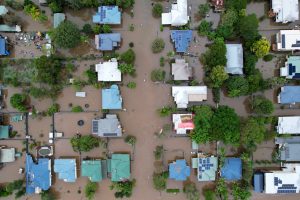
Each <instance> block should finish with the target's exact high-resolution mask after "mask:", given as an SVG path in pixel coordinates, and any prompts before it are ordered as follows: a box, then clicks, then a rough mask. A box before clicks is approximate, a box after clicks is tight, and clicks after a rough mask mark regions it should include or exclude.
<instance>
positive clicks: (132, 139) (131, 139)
mask: <svg viewBox="0 0 300 200" xmlns="http://www.w3.org/2000/svg"><path fill="white" fill-rule="evenodd" d="M124 142H125V143H127V144H129V145H131V146H135V143H136V137H135V136H133V135H127V136H126V137H125V139H124Z"/></svg>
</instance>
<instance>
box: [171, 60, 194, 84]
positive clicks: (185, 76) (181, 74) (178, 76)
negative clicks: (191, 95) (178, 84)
mask: <svg viewBox="0 0 300 200" xmlns="http://www.w3.org/2000/svg"><path fill="white" fill-rule="evenodd" d="M172 75H173V76H174V80H180V81H181V80H189V78H190V77H191V76H192V67H190V66H189V64H188V63H186V62H185V60H184V59H176V60H175V63H172Z"/></svg>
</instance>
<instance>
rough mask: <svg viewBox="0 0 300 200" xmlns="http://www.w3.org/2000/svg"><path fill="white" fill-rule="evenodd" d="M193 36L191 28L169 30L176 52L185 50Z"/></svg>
mask: <svg viewBox="0 0 300 200" xmlns="http://www.w3.org/2000/svg"><path fill="white" fill-rule="evenodd" d="M192 37H193V32H192V31H191V30H173V31H171V39H172V41H173V42H174V43H175V49H176V52H178V53H184V52H187V50H188V47H189V45H190V42H191V40H192Z"/></svg>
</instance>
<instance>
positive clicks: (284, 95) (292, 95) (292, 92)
mask: <svg viewBox="0 0 300 200" xmlns="http://www.w3.org/2000/svg"><path fill="white" fill-rule="evenodd" d="M278 101H279V102H278V103H280V104H293V103H299V102H300V86H284V87H281V92H280V94H279V96H278Z"/></svg>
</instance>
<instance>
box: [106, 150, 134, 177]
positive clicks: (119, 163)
mask: <svg viewBox="0 0 300 200" xmlns="http://www.w3.org/2000/svg"><path fill="white" fill-rule="evenodd" d="M110 162H111V169H110V171H111V181H122V180H125V179H129V178H130V158H129V154H112V157H111V161H110Z"/></svg>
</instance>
